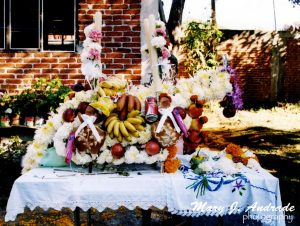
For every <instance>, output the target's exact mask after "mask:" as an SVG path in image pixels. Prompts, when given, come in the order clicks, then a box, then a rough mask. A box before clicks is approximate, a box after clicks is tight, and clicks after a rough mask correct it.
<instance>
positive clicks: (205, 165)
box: [198, 161, 213, 172]
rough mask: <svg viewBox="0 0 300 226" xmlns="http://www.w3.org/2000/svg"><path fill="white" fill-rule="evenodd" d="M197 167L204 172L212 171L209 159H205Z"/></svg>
mask: <svg viewBox="0 0 300 226" xmlns="http://www.w3.org/2000/svg"><path fill="white" fill-rule="evenodd" d="M198 168H200V169H202V170H203V171H205V172H211V171H213V166H212V164H211V161H205V162H202V163H200V164H199V165H198Z"/></svg>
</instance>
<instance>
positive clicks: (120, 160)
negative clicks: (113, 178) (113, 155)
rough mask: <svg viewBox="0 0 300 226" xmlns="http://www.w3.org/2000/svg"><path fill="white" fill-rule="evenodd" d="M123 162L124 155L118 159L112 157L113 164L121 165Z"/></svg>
mask: <svg viewBox="0 0 300 226" xmlns="http://www.w3.org/2000/svg"><path fill="white" fill-rule="evenodd" d="M124 162H125V158H124V157H122V158H120V159H114V160H113V164H114V165H121V164H123V163H124Z"/></svg>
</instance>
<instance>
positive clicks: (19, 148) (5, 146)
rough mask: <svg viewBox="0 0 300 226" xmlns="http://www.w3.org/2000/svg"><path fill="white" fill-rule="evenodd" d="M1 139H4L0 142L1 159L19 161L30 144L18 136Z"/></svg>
mask: <svg viewBox="0 0 300 226" xmlns="http://www.w3.org/2000/svg"><path fill="white" fill-rule="evenodd" d="M1 139H3V140H2V141H1V142H0V159H1V160H6V161H10V162H14V163H19V162H20V161H21V158H22V156H23V155H24V154H25V153H26V148H27V145H28V144H27V143H26V142H25V141H22V140H21V139H20V138H19V137H18V136H12V137H10V138H1Z"/></svg>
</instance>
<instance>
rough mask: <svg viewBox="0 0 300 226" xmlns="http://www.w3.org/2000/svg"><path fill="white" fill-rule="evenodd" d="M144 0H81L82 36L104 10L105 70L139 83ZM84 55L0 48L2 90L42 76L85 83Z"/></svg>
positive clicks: (79, 9)
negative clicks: (142, 6)
mask: <svg viewBox="0 0 300 226" xmlns="http://www.w3.org/2000/svg"><path fill="white" fill-rule="evenodd" d="M140 9H141V0H106V1H99V0H79V1H78V15H77V16H78V25H77V27H78V36H79V40H80V42H82V41H83V40H84V39H85V37H84V33H83V29H84V28H85V27H86V26H87V25H89V24H91V23H92V21H93V16H94V14H95V13H96V12H97V11H101V12H102V13H103V23H104V24H105V25H106V26H105V27H103V39H102V46H103V49H102V55H101V57H102V62H103V64H104V65H103V66H104V70H103V73H105V74H107V75H118V76H120V77H124V78H126V79H129V80H132V81H133V82H139V80H140V74H141V54H140ZM80 67H81V62H80V55H79V54H78V53H67V52H35V51H22V52H20V51H18V52H5V51H0V90H1V89H5V90H8V91H10V92H14V91H16V90H21V89H24V88H25V87H26V86H28V85H30V84H31V83H32V82H33V81H34V80H33V79H35V78H39V77H48V78H54V77H59V78H61V79H63V82H64V83H65V84H67V85H70V84H74V83H76V82H78V81H81V82H84V77H83V75H82V74H81V70H80Z"/></svg>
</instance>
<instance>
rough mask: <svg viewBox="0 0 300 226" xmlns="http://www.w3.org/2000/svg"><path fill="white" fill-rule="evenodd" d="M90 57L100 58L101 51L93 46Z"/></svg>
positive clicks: (92, 58) (93, 58)
mask: <svg viewBox="0 0 300 226" xmlns="http://www.w3.org/2000/svg"><path fill="white" fill-rule="evenodd" d="M88 58H89V59H90V60H99V59H100V51H99V50H97V49H94V48H91V49H90V51H89V55H88Z"/></svg>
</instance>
